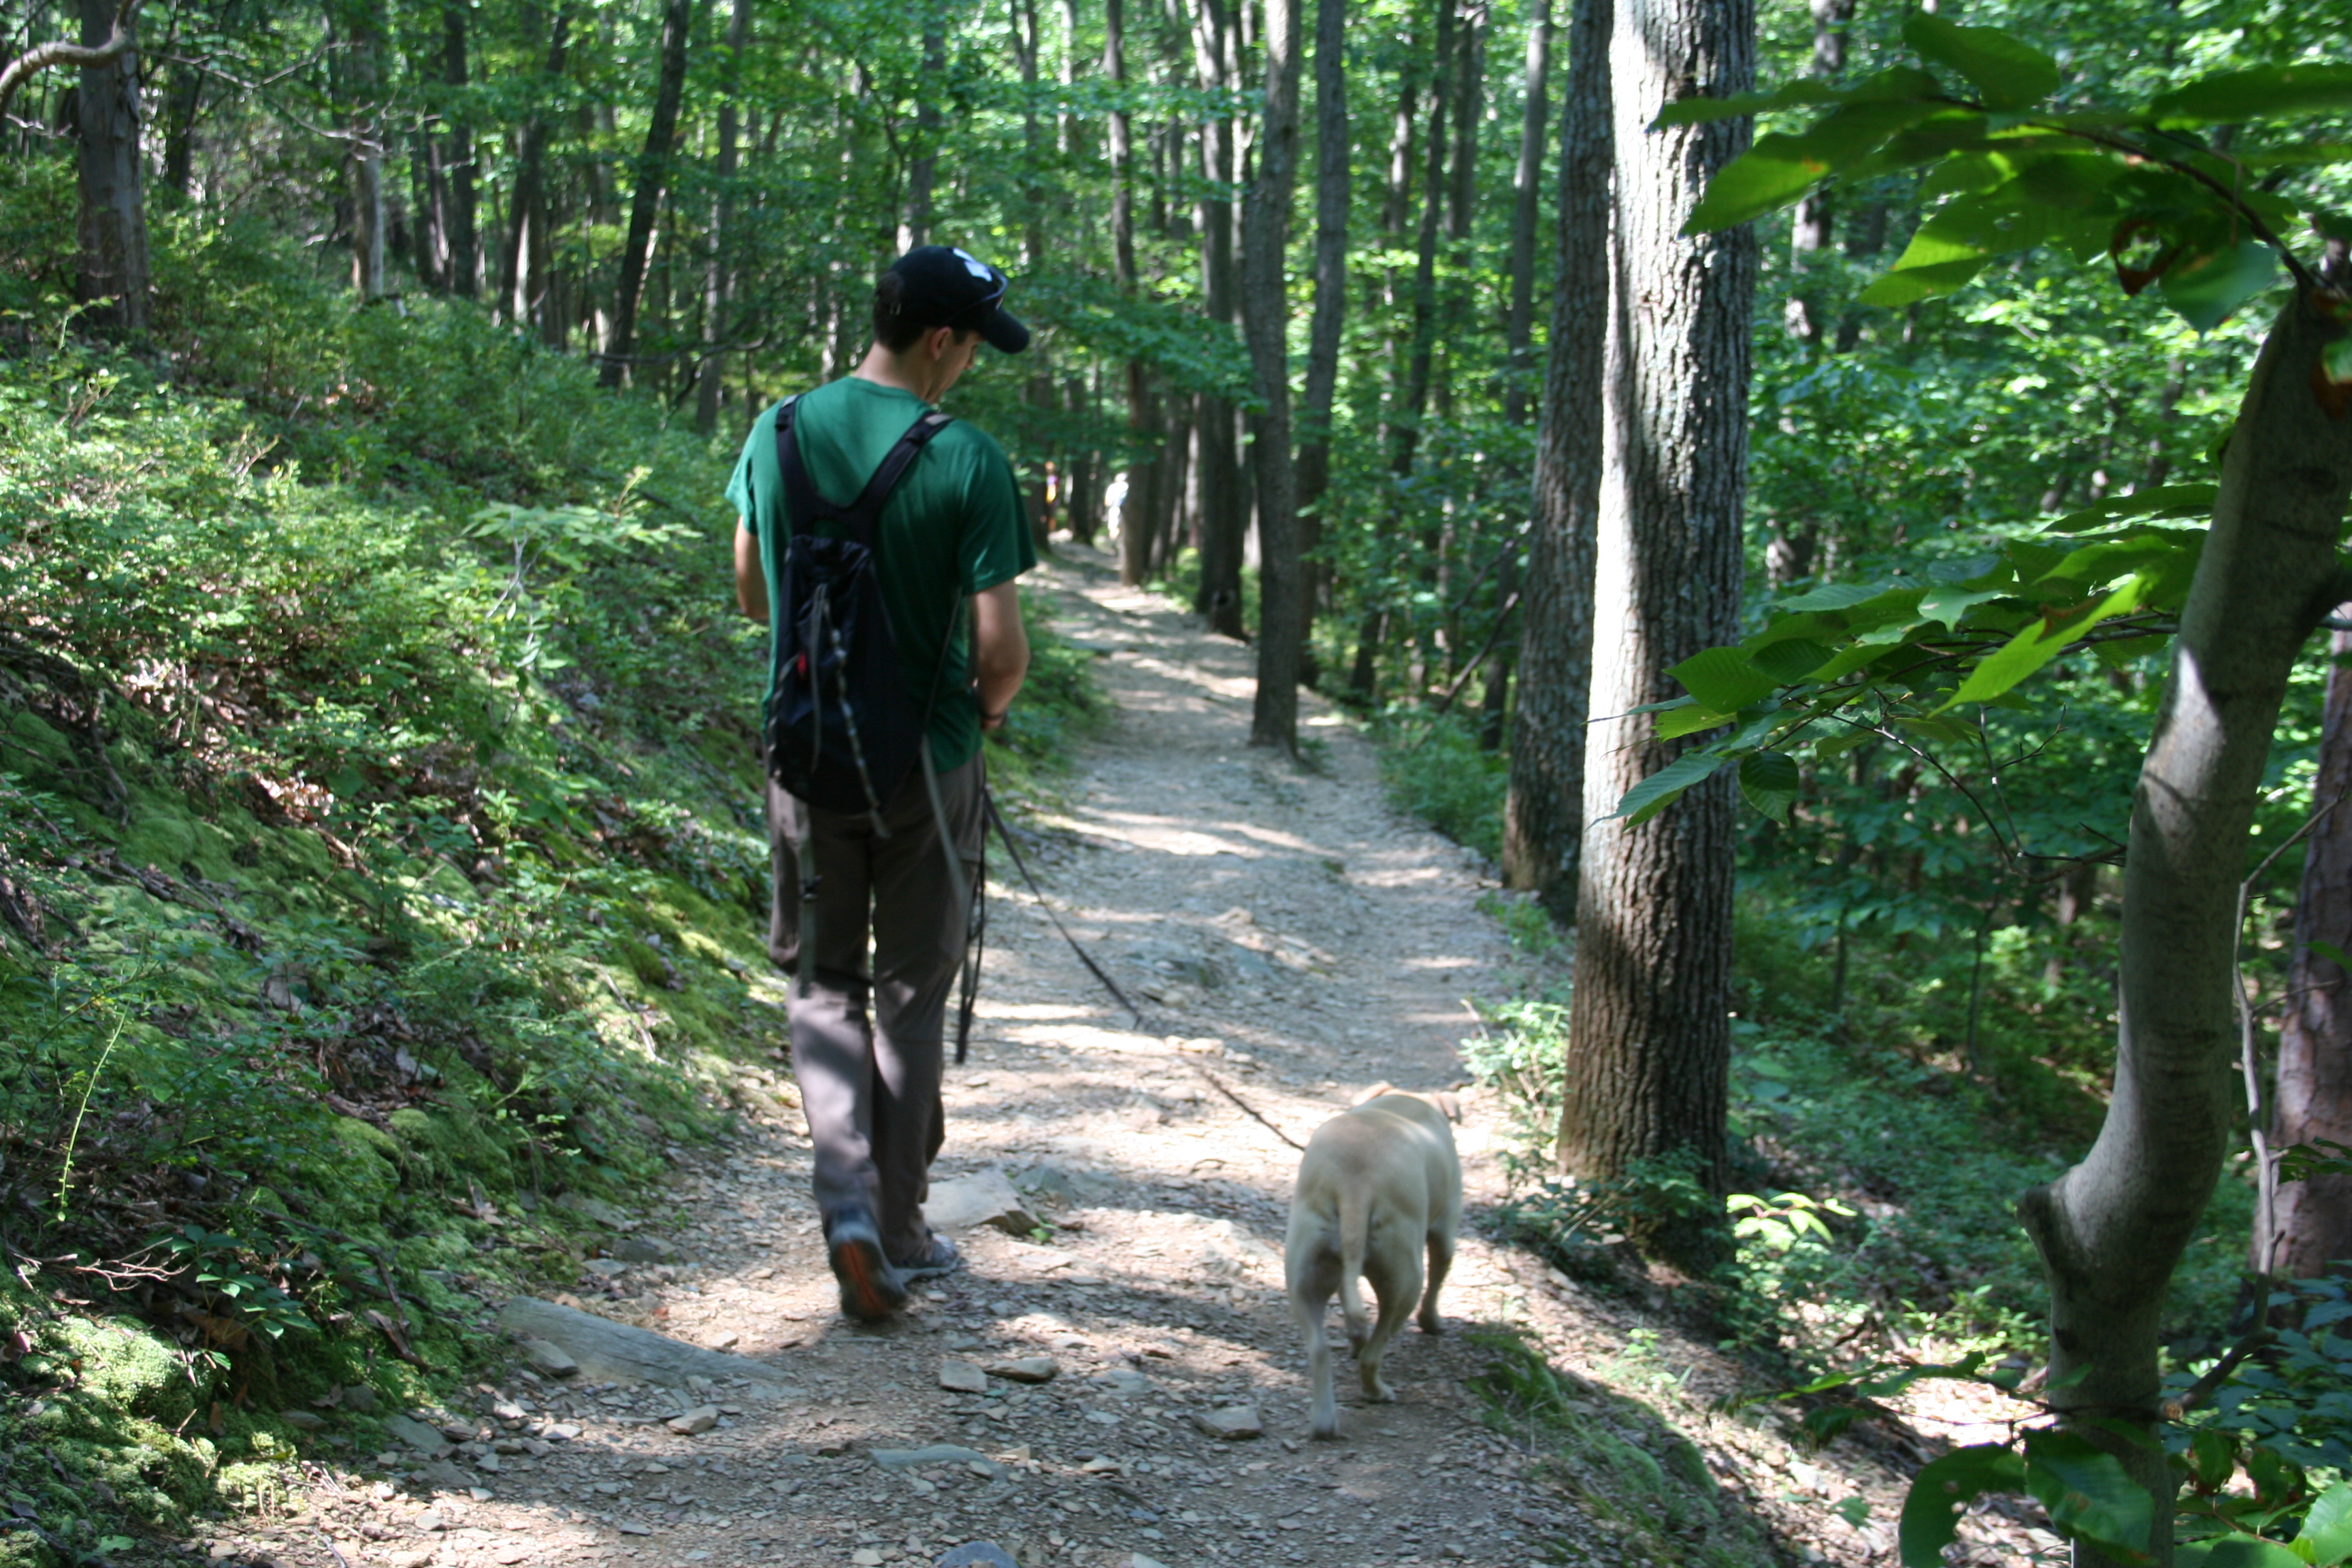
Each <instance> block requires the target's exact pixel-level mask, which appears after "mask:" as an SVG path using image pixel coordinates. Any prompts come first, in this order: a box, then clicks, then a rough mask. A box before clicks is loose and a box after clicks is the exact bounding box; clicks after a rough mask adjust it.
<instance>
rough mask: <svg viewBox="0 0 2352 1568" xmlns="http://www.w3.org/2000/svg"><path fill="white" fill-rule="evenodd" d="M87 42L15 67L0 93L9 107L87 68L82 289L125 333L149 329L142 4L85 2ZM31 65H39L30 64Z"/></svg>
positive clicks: (79, 111) (78, 109)
mask: <svg viewBox="0 0 2352 1568" xmlns="http://www.w3.org/2000/svg"><path fill="white" fill-rule="evenodd" d="M79 10H80V17H81V43H80V45H79V47H71V46H67V47H51V48H50V49H49V50H48V51H47V58H43V56H44V51H43V50H42V49H39V48H36V49H33V50H28V51H27V52H26V54H25V55H23V56H21V57H19V58H17V59H16V60H14V61H11V62H10V64H9V67H8V72H7V75H8V79H7V80H6V81H5V86H0V106H5V104H6V102H7V100H8V97H9V96H10V94H12V93H13V92H14V91H15V89H16V83H17V82H19V81H22V80H24V79H26V77H28V76H30V75H31V74H32V73H33V72H34V71H36V70H38V69H40V68H42V67H43V66H45V65H47V64H49V63H51V62H52V60H54V62H55V63H58V64H64V65H79V66H80V67H81V71H80V73H79V74H80V78H81V84H80V85H81V90H80V92H79V94H77V95H76V102H75V119H74V132H75V135H76V138H77V139H78V141H79V147H78V149H77V151H76V157H75V166H76V172H77V174H79V185H80V195H81V205H80V209H79V222H78V232H77V236H76V237H77V238H78V239H79V242H80V244H79V252H80V254H79V258H78V265H77V268H76V279H75V289H76V291H77V292H78V293H79V295H80V297H81V298H82V300H84V301H86V302H89V303H91V304H93V305H95V306H96V307H97V308H96V309H95V310H93V311H92V312H91V314H92V316H93V317H94V318H95V319H96V320H98V321H101V322H104V323H107V324H109V325H111V326H114V327H117V328H120V329H121V330H122V331H129V332H138V331H145V330H146V329H147V326H148V320H149V318H148V303H149V290H150V287H151V283H150V269H149V266H148V259H147V192H146V187H145V184H144V179H145V174H144V165H143V164H142V161H141V159H140V152H139V128H140V112H139V48H138V41H137V38H136V37H135V35H134V34H133V32H132V25H133V23H134V21H135V20H136V18H137V15H138V5H137V3H136V0H131V4H127V5H117V4H109V0H80V6H79ZM27 62H32V63H30V64H28V63H27Z"/></svg>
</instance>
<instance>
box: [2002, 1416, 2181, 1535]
mask: <svg viewBox="0 0 2352 1568" xmlns="http://www.w3.org/2000/svg"><path fill="white" fill-rule="evenodd" d="M2025 1489H2026V1490H2028V1491H2030V1492H2032V1494H2033V1495H2034V1496H2035V1497H2037V1498H2039V1499H2040V1500H2042V1507H2044V1508H2046V1509H2048V1510H2050V1521H2051V1522H2052V1523H2053V1524H2055V1525H2056V1526H2057V1527H2058V1528H2059V1530H2060V1531H2063V1533H2065V1534H2067V1535H2070V1536H2078V1537H2080V1538H2082V1539H2084V1540H2086V1541H2088V1542H2092V1543H2093V1544H2094V1545H2096V1546H2101V1547H2105V1548H2109V1549H2119V1550H2121V1551H2123V1552H2128V1553H2130V1554H2131V1555H2133V1556H2135V1557H2137V1556H2138V1555H2140V1554H2141V1553H2143V1552H2146V1551H2147V1541H2148V1531H2149V1526H2150V1524H2151V1523H2152V1522H2153V1521H2154V1520H2155V1517H2156V1500H2155V1499H2154V1498H2152V1497H2150V1496H2149V1495H2148V1490H2147V1488H2146V1487H2144V1486H2141V1485H2140V1484H2139V1483H2138V1482H2137V1481H2136V1480H2134V1479H2131V1474H2130V1472H2129V1471H2127V1470H2126V1469H2125V1468H2124V1467H2123V1462H2122V1461H2121V1460H2119V1459H2117V1458H2116V1457H2115V1456H2114V1455H2113V1454H2110V1453H2108V1452H2106V1451H2105V1449H2102V1448H2100V1447H2097V1446H2096V1445H2095V1444H2094V1443H2092V1441H2091V1440H2090V1439H2089V1438H2087V1437H2083V1436H2077V1435H2076V1434H2074V1433H2072V1432H2060V1431H2048V1430H2045V1431H2038V1432H2028V1433H2027V1434H2026V1435H2025Z"/></svg>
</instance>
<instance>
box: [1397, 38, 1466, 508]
mask: <svg viewBox="0 0 2352 1568" xmlns="http://www.w3.org/2000/svg"><path fill="white" fill-rule="evenodd" d="M1453 57H1454V0H1437V43H1436V47H1435V49H1434V51H1433V57H1432V64H1431V66H1430V89H1429V135H1428V141H1427V142H1426V143H1425V145H1424V146H1423V149H1422V182H1421V192H1422V195H1421V233H1420V235H1419V237H1418V239H1417V243H1416V245H1415V247H1414V252H1413V272H1412V341H1411V344H1410V346H1409V347H1408V349H1407V350H1406V357H1405V375H1404V384H1403V385H1402V386H1401V387H1399V388H1398V389H1397V395H1396V404H1395V407H1394V408H1393V409H1392V410H1391V413H1390V415H1389V468H1390V471H1391V472H1392V473H1394V474H1395V475H1396V477H1397V479H1399V480H1400V481H1402V480H1404V479H1410V478H1411V477H1412V457H1413V452H1414V451H1415V449H1416V448H1417V447H1419V445H1420V442H1421V421H1422V416H1423V414H1424V413H1426V412H1427V411H1428V408H1429V374H1430V361H1431V358H1432V355H1433V353H1434V351H1435V348H1436V343H1437V236H1438V232H1439V228H1440V226H1441V223H1442V220H1443V218H1444V209H1445V153H1446V141H1445V110H1446V98H1447V76H1446V72H1447V70H1448V69H1449V68H1450V67H1451V64H1452V61H1453ZM1401 494H1402V491H1401V490H1400V495H1401ZM1400 504H1402V503H1400Z"/></svg>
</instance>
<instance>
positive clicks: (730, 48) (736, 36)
mask: <svg viewBox="0 0 2352 1568" xmlns="http://www.w3.org/2000/svg"><path fill="white" fill-rule="evenodd" d="M750 42H751V0H735V5H734V9H733V10H732V11H731V12H730V13H729V15H728V19H727V58H726V61H725V64H724V66H723V68H721V70H720V72H719V83H720V85H719V163H718V168H717V170H716V171H715V173H716V174H717V184H718V187H719V188H718V189H717V190H716V191H715V192H713V193H712V195H711V197H710V232H709V235H707V236H705V237H704V240H703V244H704V247H705V248H704V251H703V258H704V259H703V273H702V364H701V367H700V371H699V374H698V377H697V380H696V383H695V388H694V428H695V433H696V434H697V435H700V436H709V435H712V434H714V433H716V432H717V430H718V429H719V402H720V400H721V398H722V396H723V395H724V393H725V391H726V356H725V355H724V354H723V353H720V351H719V344H720V343H723V342H726V341H727V339H726V332H727V327H728V321H727V306H728V302H729V300H730V298H731V297H732V294H733V279H732V277H731V276H730V270H729V268H728V265H727V245H728V237H729V235H730V233H731V232H732V230H733V229H734V226H735V169H736V160H737V158H738V157H739V156H740V154H739V153H738V152H737V149H736V145H735V142H736V127H735V97H736V94H737V92H738V91H739V90H740V85H741V82H742V79H743V49H744V47H745V46H746V45H747V44H749V43H750Z"/></svg>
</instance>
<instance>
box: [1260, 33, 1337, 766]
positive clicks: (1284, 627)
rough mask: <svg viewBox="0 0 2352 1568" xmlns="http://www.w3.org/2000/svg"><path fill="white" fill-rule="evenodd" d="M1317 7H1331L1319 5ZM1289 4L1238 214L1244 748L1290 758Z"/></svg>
mask: <svg viewBox="0 0 2352 1568" xmlns="http://www.w3.org/2000/svg"><path fill="white" fill-rule="evenodd" d="M1324 3H1325V4H1326V5H1329V4H1331V3H1332V0H1324ZM1299 33H1300V26H1299V16H1298V0H1265V120H1264V121H1263V122H1262V123H1261V126H1260V128H1259V132H1258V137H1257V178H1256V180H1255V182H1253V183H1252V184H1251V185H1250V190H1249V196H1248V199H1247V202H1246V204H1245V206H1244V213H1243V225H1244V243H1243V246H1242V267H1243V289H1244V295H1245V300H1244V305H1245V310H1244V321H1245V322H1246V324H1247V329H1248V333H1249V350H1250V370H1251V374H1252V380H1253V381H1254V383H1255V389H1256V392H1257V398H1258V403H1259V405H1260V406H1259V411H1258V416H1257V439H1256V441H1255V444H1254V448H1253V449H1254V451H1255V455H1256V467H1257V537H1258V623H1257V626H1258V637H1257V698H1256V701H1255V705H1254V706H1253V708H1252V710H1251V714H1250V744H1251V745H1253V746H1278V747H1280V748H1281V749H1282V750H1283V751H1285V752H1293V753H1295V752H1297V750H1298V668H1299V658H1300V655H1301V654H1302V653H1303V652H1304V651H1305V648H1306V638H1307V599H1306V595H1305V594H1304V592H1303V591H1302V590H1303V584H1302V583H1301V581H1300V573H1299V559H1298V489H1297V485H1298V477H1297V469H1296V468H1295V467H1294V466H1293V458H1292V455H1291V450H1290V441H1291V430H1290V347H1289V344H1290V291H1289V289H1288V288H1287V287H1286V282H1285V279H1284V272H1285V270H1286V268H1285V263H1286V260H1287V258H1288V257H1289V253H1290V205H1291V200H1292V197H1293V195H1295V194H1296V191H1297V184H1298V77H1299V58H1298V52H1299V46H1300V37H1299Z"/></svg>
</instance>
